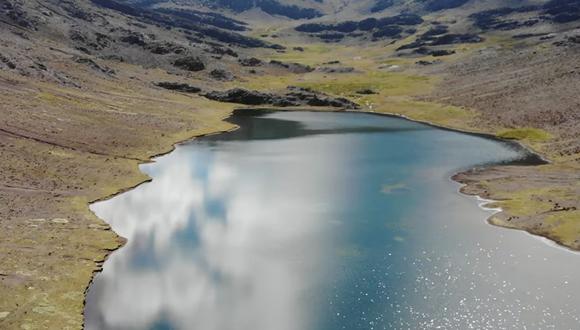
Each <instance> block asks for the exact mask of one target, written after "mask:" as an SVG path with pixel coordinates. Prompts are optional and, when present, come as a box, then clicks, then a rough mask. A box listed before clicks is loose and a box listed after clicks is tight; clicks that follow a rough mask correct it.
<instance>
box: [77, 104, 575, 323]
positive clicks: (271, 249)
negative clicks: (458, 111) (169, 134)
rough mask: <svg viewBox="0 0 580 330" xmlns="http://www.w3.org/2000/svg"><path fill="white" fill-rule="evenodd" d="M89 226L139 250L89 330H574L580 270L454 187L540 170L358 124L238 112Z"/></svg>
mask: <svg viewBox="0 0 580 330" xmlns="http://www.w3.org/2000/svg"><path fill="white" fill-rule="evenodd" d="M230 120H231V121H232V122H234V123H236V124H238V125H240V126H241V127H240V129H238V130H236V131H233V132H230V133H224V134H219V135H213V136H208V137H204V138H200V139H196V140H193V141H190V142H188V143H184V144H181V145H179V146H178V147H177V149H176V150H175V151H174V152H172V153H171V154H168V155H165V156H163V157H160V158H157V159H156V161H155V162H154V163H150V164H145V165H142V166H141V170H142V171H143V172H145V173H147V174H149V175H150V176H151V177H152V178H153V181H152V182H151V183H147V184H144V185H141V186H139V187H137V188H136V189H133V190H131V191H129V192H127V193H124V194H121V195H119V196H117V197H115V198H113V199H111V200H107V201H103V202H99V203H95V204H93V205H92V206H91V209H92V210H93V211H94V212H95V213H96V214H97V215H98V216H99V217H100V218H102V219H104V220H105V221H107V222H108V223H109V224H110V225H111V226H112V228H113V230H114V231H115V232H116V233H118V234H119V235H121V236H123V237H125V238H127V239H128V242H127V244H126V245H125V246H124V247H122V248H121V249H119V250H117V251H115V252H114V253H113V254H112V255H111V256H110V258H109V259H108V260H107V261H106V262H105V264H104V267H103V271H102V273H99V274H97V275H96V277H95V279H94V282H93V284H92V285H91V287H90V289H89V291H88V294H87V301H86V308H85V322H86V328H87V329H201V330H311V329H312V330H336V329H349V330H351V329H579V328H580V320H579V317H580V312H579V308H580V295H578V292H580V281H579V279H578V274H580V255H578V254H576V253H573V252H570V251H568V250H565V249H563V248H559V247H555V246H553V245H551V244H548V243H547V242H546V241H545V240H543V239H540V238H538V237H533V236H531V235H529V234H527V233H525V232H521V231H514V230H507V229H503V228H498V227H494V226H491V225H489V224H488V223H487V222H486V219H487V218H488V217H489V216H490V215H491V214H492V212H493V210H488V209H485V208H482V207H480V206H479V204H481V201H478V200H477V199H476V198H474V197H469V196H465V195H462V194H460V193H459V192H458V189H459V187H460V186H459V184H457V183H455V182H453V181H451V180H450V176H451V175H453V174H454V173H456V172H457V171H460V170H465V169H469V168H472V167H474V166H482V165H485V164H494V163H504V162H513V163H518V162H520V163H526V162H528V163H529V162H534V161H537V159H536V158H535V157H534V156H533V155H531V154H529V153H528V152H527V151H525V150H523V149H522V148H520V147H518V146H517V145H515V144H513V143H507V142H500V141H497V140H493V139H488V138H483V137H480V136H475V135H468V134H462V133H458V132H452V131H449V130H443V129H438V128H435V127H432V126H428V125H424V124H420V123H415V122H411V121H408V120H404V119H400V118H394V117H387V116H378V115H372V114H362V113H317V112H262V111H238V112H237V113H236V114H235V115H234V116H233V117H232V118H231V119H230Z"/></svg>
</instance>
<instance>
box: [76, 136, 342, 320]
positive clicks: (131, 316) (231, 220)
mask: <svg viewBox="0 0 580 330" xmlns="http://www.w3.org/2000/svg"><path fill="white" fill-rule="evenodd" d="M295 143H296V142H292V141H280V142H277V146H276V148H277V150H278V151H277V152H281V153H282V154H284V150H285V149H288V154H292V156H287V157H279V158H276V159H275V160H273V159H272V158H271V157H267V154H268V153H269V152H270V150H269V149H268V148H271V147H272V146H271V145H268V146H267V148H265V147H264V146H262V145H260V144H251V143H246V144H244V146H241V145H236V146H235V147H232V148H234V149H235V151H234V149H232V150H229V151H230V152H229V153H227V154H225V153H211V152H209V151H208V150H207V149H203V148H199V152H194V153H191V152H184V151H185V150H184V149H186V148H188V147H187V146H186V147H184V148H183V149H178V151H176V154H172V155H171V159H170V160H168V159H166V158H161V159H160V160H159V161H158V163H159V164H152V165H146V166H144V170H145V171H147V172H150V174H151V175H153V176H154V178H155V179H154V181H153V182H152V183H150V184H147V185H143V186H140V187H138V188H137V189H135V190H134V191H132V192H130V193H128V194H123V195H120V196H118V197H116V198H115V199H113V200H110V201H107V202H104V203H98V204H95V205H93V207H92V208H93V210H94V211H95V212H96V214H97V215H99V216H100V217H102V218H104V219H107V220H108V222H109V223H110V224H111V225H112V227H113V229H114V230H115V231H116V232H117V233H118V234H119V235H121V236H123V237H126V238H128V245H127V246H126V247H124V248H122V249H120V250H119V251H116V252H115V253H114V254H113V255H112V256H111V258H110V260H109V261H107V267H105V268H104V270H103V273H102V274H99V275H98V279H97V281H95V284H94V287H93V288H92V290H91V292H92V293H91V294H93V296H92V297H90V298H91V299H93V301H95V302H96V304H92V305H93V306H92V307H91V306H90V305H89V308H94V310H87V328H88V329H107V328H109V329H130V328H141V329H146V328H150V327H151V326H152V325H154V324H156V323H159V322H161V323H168V324H171V326H172V327H175V328H184V329H185V328H187V329H192V328H195V329H208V330H209V329H282V330H283V329H304V328H305V327H306V323H308V322H310V321H309V318H310V316H309V315H307V314H308V313H309V311H308V310H306V309H305V308H304V306H303V300H304V297H305V296H308V291H309V290H310V289H312V288H313V287H315V286H317V285H318V283H317V281H319V280H320V279H319V278H318V277H319V276H320V274H321V271H320V270H321V269H320V268H321V267H323V266H321V264H322V258H323V255H322V254H323V253H324V251H325V250H327V249H328V246H329V244H331V242H330V241H331V240H332V237H330V236H329V235H327V232H328V231H327V230H325V228H327V226H329V225H335V224H333V223H332V221H329V220H328V214H329V213H330V212H331V210H330V206H331V205H341V202H340V201H339V200H336V199H340V196H336V195H333V193H332V191H328V190H329V189H332V186H333V183H332V182H324V180H325V178H328V177H329V176H328V175H322V172H326V173H328V171H332V169H329V168H328V167H329V166H328V165H332V166H334V167H336V164H339V163H340V160H339V159H337V158H335V157H332V152H330V153H329V152H326V153H325V154H324V157H322V156H321V157H319V159H317V161H316V162H314V163H310V164H303V163H301V161H300V159H301V155H300V152H298V153H296V150H294V151H293V153H291V152H290V149H294V148H295ZM311 143H312V142H311ZM314 143H316V142H314ZM326 147H328V146H326ZM343 147H344V145H342V146H341V149H342V148H343ZM314 149H316V148H314ZM327 151H328V148H327ZM303 152H308V151H303ZM310 157H316V155H310ZM336 157H338V155H336ZM166 160H167V161H166ZM273 161H274V162H275V166H274V165H271V164H269V162H273ZM256 166H259V168H256ZM252 168H254V170H252ZM331 168H332V167H331ZM242 170H244V173H240V171H242ZM279 174H283V175H279ZM264 176H266V178H267V179H266V180H265V179H264ZM330 177H332V176H330ZM265 182H267V184H264V183H265ZM297 183H299V185H297ZM279 194H283V197H282V196H279ZM321 195H326V196H328V199H327V200H326V201H324V202H320V201H319V202H316V203H312V202H309V201H312V200H314V199H313V198H312V197H313V196H321ZM333 199H334V200H333ZM296 205H300V206H301V208H299V209H297V208H296ZM333 209H334V210H333V211H332V212H336V209H337V207H336V206H335V207H333ZM338 209H340V208H338ZM325 267H328V265H327V266H325ZM315 270H318V271H315ZM317 274H318V275H317ZM257 315H259V316H260V317H257Z"/></svg>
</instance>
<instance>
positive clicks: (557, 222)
mask: <svg viewBox="0 0 580 330" xmlns="http://www.w3.org/2000/svg"><path fill="white" fill-rule="evenodd" d="M546 223H548V224H550V225H552V226H553V229H552V230H551V232H552V233H553V235H554V236H556V237H557V238H558V239H559V241H560V243H562V244H565V245H567V246H578V245H579V244H580V243H578V237H580V210H574V211H568V212H557V213H555V214H552V215H550V216H548V217H547V218H546Z"/></svg>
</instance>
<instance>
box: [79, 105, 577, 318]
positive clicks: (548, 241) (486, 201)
mask: <svg viewBox="0 0 580 330" xmlns="http://www.w3.org/2000/svg"><path fill="white" fill-rule="evenodd" d="M252 110H254V111H263V112H280V111H289V112H290V111H296V112H334V113H361V114H367V115H376V116H383V117H390V118H399V119H404V120H408V121H411V122H415V123H420V124H424V125H428V126H431V127H433V128H436V129H441V130H445V131H450V132H455V133H461V134H467V135H472V136H477V137H481V138H485V139H491V140H494V141H498V142H501V143H509V144H511V145H516V146H518V147H519V148H521V149H522V150H525V151H526V153H528V154H529V155H530V156H531V155H533V156H536V157H537V159H539V160H541V162H538V163H525V162H524V163H521V162H518V161H515V163H513V164H512V163H508V164H505V163H504V164H502V163H498V164H483V165H481V167H482V168H484V169H485V168H489V167H492V166H508V165H513V166H539V165H545V164H550V163H551V161H550V160H549V159H547V158H546V157H545V156H544V155H542V154H540V153H538V152H536V151H534V150H533V149H531V147H529V146H527V145H525V144H523V143H522V142H520V141H517V140H508V139H504V138H501V137H498V136H496V135H495V134H492V133H485V132H473V131H468V130H465V129H459V128H453V127H447V126H442V125H438V124H436V123H432V122H427V121H421V120H415V119H412V118H410V117H408V116H405V115H401V114H397V113H380V112H374V111H358V110H335V109H316V108H271V107H270V108H253V107H252V108H234V109H233V110H231V112H230V113H229V115H228V116H225V117H223V118H222V119H221V121H222V122H226V123H228V124H231V125H232V127H231V128H230V129H227V130H216V131H210V132H207V133H202V134H196V135H193V136H190V137H189V138H187V139H184V140H181V141H177V142H175V143H173V144H172V145H171V147H170V148H169V150H167V151H164V152H161V153H158V154H155V155H153V156H151V157H149V158H148V159H146V160H143V161H141V162H139V163H138V165H137V166H140V165H143V164H150V163H153V162H155V159H156V158H159V157H163V156H165V155H168V154H170V153H171V152H173V151H175V149H176V148H177V147H178V146H179V145H181V144H185V143H189V142H191V141H193V140H196V139H199V138H203V137H206V136H212V135H217V134H223V133H228V132H232V131H235V130H237V129H239V128H240V127H239V126H238V125H235V124H232V123H231V122H229V121H228V119H229V118H231V117H232V116H234V115H235V114H236V112H242V111H252ZM476 166H477V165H476ZM470 170H471V169H464V170H459V171H458V172H456V173H454V174H452V175H451V176H449V177H448V178H449V180H450V181H451V182H454V183H456V184H458V185H459V189H458V190H457V192H458V193H459V194H461V195H463V196H467V197H473V198H474V199H475V201H476V202H477V205H478V207H480V208H482V209H483V210H486V211H491V212H492V214H491V215H490V216H489V217H488V218H487V220H486V222H487V223H488V224H489V225H492V226H495V227H499V228H502V229H512V230H518V231H521V232H524V233H526V234H528V235H530V236H532V237H534V238H536V239H539V240H542V241H544V243H546V244H548V245H550V246H551V247H555V248H558V249H563V250H565V251H568V252H570V253H575V254H580V251H579V250H575V249H573V248H571V247H568V246H566V245H564V244H561V242H558V241H556V240H553V239H550V238H548V237H546V236H543V235H538V234H535V233H533V232H530V231H528V230H526V229H524V228H514V227H508V226H502V225H501V224H497V223H493V222H492V218H493V217H494V216H495V215H497V214H501V213H503V212H505V211H504V210H503V209H502V208H501V207H496V208H490V207H486V206H485V205H487V204H491V203H495V202H497V201H496V200H493V199H487V198H484V197H482V196H480V195H476V194H468V193H465V192H463V191H462V189H463V188H464V187H466V186H467V184H466V183H464V182H462V181H460V180H458V179H457V178H456V177H457V176H458V175H462V174H466V173H467V172H468V171H470ZM139 171H140V169H139ZM140 172H141V171H140ZM141 173H143V172H141ZM152 180H153V179H152V178H150V177H149V178H148V179H144V180H142V181H141V182H139V183H137V184H135V185H133V186H131V187H126V188H123V189H120V190H118V191H116V192H115V193H113V194H110V195H107V196H104V197H101V198H97V199H95V200H92V201H90V202H89V203H88V208H89V211H90V212H91V213H93V214H94V212H93V211H92V210H91V208H90V206H91V205H92V204H94V203H99V202H104V201H107V200H109V199H112V198H114V197H116V196H118V195H120V194H123V193H125V192H128V191H131V190H133V189H135V188H137V187H139V186H141V185H143V184H146V183H150V182H152ZM95 216H96V215H95ZM99 219H100V220H101V221H103V222H105V223H107V222H106V221H105V220H104V219H101V218H99ZM107 225H109V224H108V223H107ZM109 226H110V225H109ZM110 230H111V231H112V232H113V233H114V234H115V236H116V237H117V239H119V240H121V242H120V244H118V246H116V247H115V248H114V249H111V250H108V251H107V254H106V255H105V257H104V258H103V260H99V261H95V265H96V266H97V267H96V268H95V269H94V271H93V273H92V275H91V278H90V281H89V284H88V285H87V287H86V288H85V291H84V292H83V328H84V326H85V323H84V322H85V318H84V310H85V307H86V302H87V301H86V298H87V293H88V291H89V289H90V287H91V285H92V284H93V281H94V278H95V276H96V274H98V273H100V272H101V271H102V266H103V264H104V263H105V262H106V260H107V259H108V258H109V257H110V256H111V254H112V253H114V252H115V251H117V250H118V249H120V248H122V247H123V246H124V245H125V244H126V242H127V239H126V238H124V237H122V236H120V235H119V234H117V233H116V232H115V231H114V230H112V229H110Z"/></svg>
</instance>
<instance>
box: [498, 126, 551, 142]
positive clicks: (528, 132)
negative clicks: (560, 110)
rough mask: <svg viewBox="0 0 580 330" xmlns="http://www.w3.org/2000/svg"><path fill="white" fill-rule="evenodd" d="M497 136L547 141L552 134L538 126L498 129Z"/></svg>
mask: <svg viewBox="0 0 580 330" xmlns="http://www.w3.org/2000/svg"><path fill="white" fill-rule="evenodd" d="M497 136H499V137H501V138H504V139H511V140H528V141H534V142H542V141H548V140H550V139H551V138H552V135H551V134H550V133H548V132H546V131H544V130H543V129H539V128H531V127H524V128H513V129H506V130H502V131H500V132H499V133H498V134H497Z"/></svg>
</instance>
